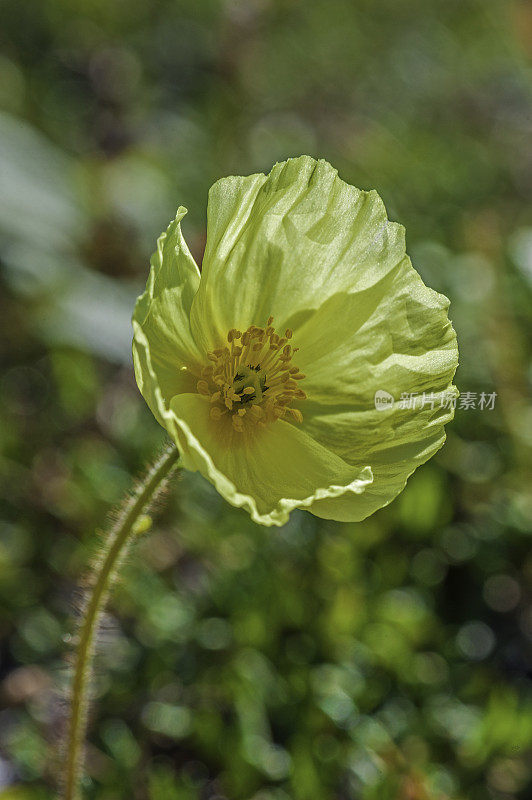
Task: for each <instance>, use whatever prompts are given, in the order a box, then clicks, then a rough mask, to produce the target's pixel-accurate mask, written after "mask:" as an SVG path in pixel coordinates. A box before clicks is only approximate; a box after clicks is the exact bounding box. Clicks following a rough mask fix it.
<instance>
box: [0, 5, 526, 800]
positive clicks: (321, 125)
mask: <svg viewBox="0 0 532 800" xmlns="http://www.w3.org/2000/svg"><path fill="white" fill-rule="evenodd" d="M0 14H1V24H0V42H1V44H2V55H1V57H0V105H1V107H2V109H3V111H2V114H1V115H0V160H1V168H0V259H1V272H0V281H1V291H0V309H1V315H0V334H1V335H0V354H1V357H2V362H3V369H2V377H1V379H0V403H1V407H2V412H1V414H0V440H1V444H2V455H1V459H0V497H1V500H2V510H1V516H0V609H1V610H0V702H1V707H2V710H1V711H0V798H2V800H49V798H51V797H53V795H54V790H53V787H54V783H55V780H56V777H57V774H58V769H59V761H58V758H57V755H56V749H55V745H56V740H57V738H58V735H59V733H60V730H61V720H62V717H63V705H62V701H61V700H60V699H58V694H57V686H61V685H64V684H65V680H66V669H65V664H64V653H65V649H67V647H68V645H67V642H68V632H69V631H70V630H71V628H72V618H71V614H72V608H73V606H75V604H76V597H77V590H76V586H77V584H78V580H79V576H80V574H81V573H82V572H83V571H84V569H85V565H86V564H87V561H88V558H89V557H90V554H91V553H92V552H93V551H94V546H95V545H94V529H95V528H96V527H97V526H98V525H100V524H101V522H102V519H104V517H105V514H106V512H107V511H108V509H109V506H110V504H112V503H115V502H116V501H117V500H118V499H119V498H120V497H121V495H122V493H123V492H124V490H125V489H126V488H127V487H128V486H129V484H130V475H131V473H135V472H136V471H138V470H139V469H141V467H142V465H143V463H145V461H146V459H148V458H150V457H151V456H152V454H153V453H154V451H155V450H156V449H157V448H158V447H159V446H160V445H161V443H162V441H163V434H162V431H161V430H160V429H159V427H158V425H157V423H156V422H155V421H154V419H153V418H152V417H151V415H150V413H149V411H148V409H147V408H146V407H145V405H144V402H143V400H142V398H141V397H140V395H139V393H138V391H137V389H136V386H135V384H134V380H133V379H132V370H131V361H130V324H129V317H130V313H131V310H132V304H133V299H134V297H135V295H136V293H137V292H138V291H139V290H140V288H141V287H142V285H143V282H144V281H145V278H146V273H147V261H148V257H149V255H150V253H151V251H152V250H153V248H154V243H155V239H156V237H157V235H158V234H159V232H160V231H161V230H162V229H163V227H165V225H166V224H167V222H168V220H169V219H170V218H171V217H172V215H173V214H174V212H175V209H176V207H177V206H178V205H179V204H180V203H182V204H185V205H186V206H187V207H188V208H189V209H190V214H189V216H188V217H187V219H186V220H185V233H186V235H187V237H188V239H189V241H190V243H191V247H192V249H193V252H194V253H195V255H196V256H197V258H198V259H200V258H201V253H202V249H203V245H204V237H205V229H204V219H205V207H206V199H207V191H208V188H209V186H210V184H211V183H212V182H213V181H214V180H215V179H217V178H218V177H220V176H223V175H226V174H230V173H237V174H246V173H249V172H253V171H258V170H268V169H269V168H270V167H271V165H272V163H273V162H274V161H275V160H281V159H284V158H286V157H288V156H291V155H299V154H300V153H302V152H305V153H309V154H311V155H316V156H318V155H319V156H323V157H325V158H327V159H329V160H330V161H331V162H332V163H333V164H334V165H335V166H337V167H338V168H339V170H340V174H341V175H342V177H343V178H345V179H346V180H348V181H349V182H351V183H354V184H355V185H357V186H360V187H362V188H376V189H377V190H378V191H379V192H380V194H381V195H382V196H383V198H384V200H385V202H386V205H387V207H388V209H389V212H390V217H391V218H392V219H397V220H399V221H401V222H402V223H404V224H405V225H406V228H407V231H408V244H409V250H410V252H411V254H412V258H413V261H414V264H415V265H416V267H417V268H418V269H419V271H420V272H421V274H422V275H423V277H424V278H425V280H426V281H427V282H428V283H429V284H430V285H431V286H433V287H434V288H436V289H439V290H441V291H443V292H445V293H446V294H447V295H448V296H449V297H450V298H451V301H452V304H451V316H452V319H453V322H454V324H455V327H456V329H457V332H458V337H459V343H460V348H461V366H460V368H459V372H458V375H457V382H458V385H459V388H460V389H461V390H462V392H464V391H471V392H481V391H485V392H497V401H496V405H495V408H494V410H493V411H488V410H483V411H480V410H473V409H469V410H464V409H459V410H458V411H457V415H456V420H455V422H454V423H453V425H452V426H451V427H450V430H449V436H448V442H447V445H446V446H445V448H444V450H443V451H442V452H441V454H440V455H439V456H438V457H437V458H436V459H434V460H433V461H432V462H431V463H430V464H427V465H426V466H425V467H423V468H421V469H420V470H419V471H418V472H417V473H416V475H415V476H414V477H413V478H412V479H411V480H410V481H409V484H408V487H407V489H406V490H405V492H404V493H403V495H402V496H401V497H400V498H399V499H398V500H397V501H396V502H395V503H393V504H392V505H391V506H390V507H389V508H388V509H385V510H383V511H381V512H379V513H378V514H376V515H375V516H374V517H372V518H370V519H369V520H367V521H366V522H364V523H362V524H359V525H349V524H344V525H341V524H333V523H329V522H323V521H320V520H317V519H315V518H313V517H311V516H309V515H308V514H306V513H304V512H301V513H296V514H294V515H293V518H292V519H291V521H290V523H289V524H288V525H287V526H285V527H284V528H283V529H281V530H273V531H272V530H263V529H259V528H256V527H255V526H253V524H252V523H250V521H249V519H248V518H247V516H246V514H245V513H244V512H240V511H237V510H235V509H232V508H228V507H227V506H226V505H225V504H224V503H223V501H222V500H221V499H220V498H219V497H218V496H217V495H216V494H215V493H214V491H213V490H212V489H211V487H210V486H209V485H207V484H206V483H205V482H204V481H203V480H202V479H200V478H199V477H198V476H195V475H184V476H183V477H181V478H179V480H178V481H176V483H175V486H174V488H173V490H172V492H171V495H170V503H169V507H168V508H167V510H166V511H165V512H164V514H163V516H162V518H161V520H160V522H159V523H158V525H157V526H156V529H155V530H154V532H153V533H152V534H147V535H146V536H144V537H141V539H140V541H139V544H138V547H137V549H136V550H135V551H134V553H133V554H132V555H131V558H130V560H129V563H128V565H127V568H126V574H125V576H124V580H123V581H122V583H121V585H120V586H119V587H117V589H116V591H115V594H114V597H113V599H112V602H111V605H110V608H109V613H108V615H107V617H106V620H105V625H104V629H103V630H102V634H101V642H100V655H99V662H98V672H97V676H96V681H95V694H96V696H97V699H98V702H97V706H96V710H95V714H94V720H93V725H92V728H91V736H90V745H89V748H88V753H87V760H88V771H89V777H88V779H87V784H86V787H85V791H86V797H87V798H98V800H119V798H136V800H144V799H145V798H146V799H147V800H224V799H225V798H227V799H228V800H318V798H319V800H358V799H359V798H360V799H361V800H377V799H378V800H446V798H447V799H448V798H453V800H459V799H460V798H464V799H465V798H469V799H470V800H486V798H488V800H489V799H491V800H518V799H520V800H524V799H525V798H527V797H530V796H531V795H530V792H531V791H532V767H531V761H532V760H531V758H530V755H531V752H532V694H531V692H530V677H531V673H532V655H531V640H532V606H531V602H530V589H531V579H532V558H531V556H530V550H529V546H528V541H529V540H528V538H527V534H529V533H530V520H531V518H532V513H531V512H532V499H531V496H530V486H531V485H532V481H531V475H530V447H531V445H532V409H531V407H530V404H529V401H528V400H527V397H528V392H529V388H530V379H531V377H532V369H531V360H530V342H529V340H528V339H527V333H528V331H529V330H530V322H531V316H532V313H531V308H532V304H531V284H532V215H531V213H530V200H531V199H532V151H531V148H530V141H531V133H532V121H531V120H532V92H531V80H530V77H531V67H530V58H529V57H530V52H531V49H532V6H531V5H530V4H529V3H528V2H526V0H521V1H519V0H400V1H399V0H377V1H376V2H375V1H374V0H328V2H326V3H325V2H323V3H321V2H319V1H318V0H312V1H311V2H309V1H307V2H303V0H203V1H202V2H195V3H194V2H184V0H171V1H170V0H162V1H161V2H158V3H148V2H143V1H142V0H127V2H125V0H113V2H109V0H68V2H67V0H25V2H23V3H21V2H19V0H1V2H0Z"/></svg>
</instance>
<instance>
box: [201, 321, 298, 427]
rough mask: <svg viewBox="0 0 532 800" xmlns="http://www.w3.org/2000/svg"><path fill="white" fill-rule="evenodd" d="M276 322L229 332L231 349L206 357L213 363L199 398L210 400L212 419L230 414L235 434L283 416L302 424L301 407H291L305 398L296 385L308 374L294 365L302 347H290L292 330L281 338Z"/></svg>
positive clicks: (203, 376) (203, 375) (203, 378)
mask: <svg viewBox="0 0 532 800" xmlns="http://www.w3.org/2000/svg"><path fill="white" fill-rule="evenodd" d="M272 322H273V317H270V318H269V319H268V322H267V325H266V327H265V328H259V327H257V326H256V325H250V326H249V328H248V329H247V331H244V333H242V332H241V331H239V330H236V328H231V330H230V331H229V333H228V334H227V345H226V346H224V347H219V348H218V349H216V350H213V351H212V352H211V353H208V358H209V360H210V361H211V362H212V363H211V364H209V366H207V367H204V369H203V370H202V373H201V379H200V380H199V381H198V383H197V391H198V392H199V394H202V395H205V396H207V397H209V399H210V402H211V405H212V407H211V410H210V415H211V417H212V418H213V419H221V418H222V417H224V416H229V417H230V418H231V423H232V425H233V428H234V430H235V431H239V432H242V431H244V428H245V426H246V425H249V424H250V423H252V424H254V425H260V426H266V425H267V424H268V423H270V422H275V420H277V419H281V418H282V417H284V418H292V419H293V420H295V421H296V422H301V421H302V420H303V415H302V414H301V411H299V409H297V408H290V404H291V403H292V402H293V401H294V400H304V399H305V398H306V395H305V392H303V391H302V390H301V389H300V388H299V383H298V382H299V381H301V380H303V378H304V377H305V376H304V375H303V374H302V373H301V372H300V371H299V369H298V367H296V366H295V365H294V364H293V363H292V356H293V355H294V354H295V353H296V352H297V351H298V349H299V348H297V347H295V348H293V347H292V346H291V345H290V344H288V342H289V340H290V339H291V338H292V331H291V330H290V329H287V330H286V331H285V334H284V336H283V337H280V336H278V335H277V334H276V333H275V329H274V328H273V327H272Z"/></svg>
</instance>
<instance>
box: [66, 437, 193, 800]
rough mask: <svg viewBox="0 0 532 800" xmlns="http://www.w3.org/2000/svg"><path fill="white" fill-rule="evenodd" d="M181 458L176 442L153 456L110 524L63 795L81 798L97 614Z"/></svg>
mask: <svg viewBox="0 0 532 800" xmlns="http://www.w3.org/2000/svg"><path fill="white" fill-rule="evenodd" d="M178 459H179V452H178V450H177V448H176V447H174V446H173V445H170V447H168V448H166V449H165V450H164V451H163V453H162V454H161V456H160V457H159V458H158V459H157V461H156V462H155V463H154V465H153V466H152V467H151V469H149V470H148V472H147V474H146V476H145V477H144V479H143V480H141V481H140V482H139V483H138V484H137V486H136V487H135V489H134V491H133V493H132V495H131V496H130V497H128V499H127V500H126V502H125V504H124V505H123V507H122V509H121V511H120V513H119V514H118V517H117V520H116V522H115V524H114V525H113V527H112V529H111V531H110V533H109V535H108V537H107V541H106V542H105V545H104V550H103V552H102V554H101V557H100V558H99V560H98V562H97V563H96V565H95V567H94V570H93V576H92V580H91V585H90V588H89V590H88V594H87V600H86V605H85V608H84V609H83V615H82V619H81V623H80V627H79V631H78V638H77V646H76V654H75V661H74V674H73V678H72V689H71V697H70V714H69V725H68V734H67V741H66V752H65V768H64V784H63V798H64V800H79V798H80V797H81V794H80V781H81V776H82V771H83V746H84V742H85V732H86V728H87V715H88V705H89V690H90V681H91V671H92V661H93V658H94V649H95V641H96V635H97V633H98V628H99V624H100V618H101V615H102V612H103V609H104V607H105V603H106V601H107V597H108V595H109V590H110V587H111V586H112V584H113V581H114V579H115V577H116V575H117V572H118V569H119V567H120V564H121V562H122V561H123V558H124V556H125V554H126V552H127V549H128V547H129V544H130V542H131V541H132V540H133V539H134V537H135V536H136V535H137V530H138V528H137V523H138V521H139V519H140V518H141V516H142V515H143V514H145V513H146V512H147V511H148V510H149V508H150V506H151V505H152V503H153V501H154V500H155V498H156V496H157V494H158V493H159V492H160V491H161V489H162V488H163V486H164V484H165V481H166V479H167V478H168V477H169V475H170V473H171V472H172V471H173V469H174V467H175V466H176V464H177V461H178Z"/></svg>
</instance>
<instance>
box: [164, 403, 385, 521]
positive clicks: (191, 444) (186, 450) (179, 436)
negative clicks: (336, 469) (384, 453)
mask: <svg viewBox="0 0 532 800" xmlns="http://www.w3.org/2000/svg"><path fill="white" fill-rule="evenodd" d="M165 417H166V423H167V428H168V430H169V431H170V432H171V433H172V434H173V436H174V439H175V441H176V443H177V445H178V446H180V447H181V450H182V458H183V466H184V467H185V468H186V469H189V470H197V471H199V472H201V474H202V475H204V477H206V478H207V479H208V480H209V481H210V482H211V483H212V484H213V485H214V487H215V488H216V490H217V491H218V493H219V494H220V495H221V496H222V497H223V498H224V499H225V500H227V502H228V503H230V504H231V505H233V506H236V507H237V508H244V509H245V510H246V511H247V512H248V513H249V515H250V517H251V519H252V520H253V521H254V522H256V523H258V524H259V525H264V526H266V527H271V526H272V525H277V526H278V527H281V526H282V525H285V524H286V523H287V522H288V518H289V515H290V512H291V511H294V510H295V509H296V508H301V509H308V510H310V511H312V508H311V506H312V504H313V503H314V502H316V501H317V500H326V499H329V498H330V499H332V498H335V497H341V496H342V495H344V494H347V493H352V494H362V493H363V492H364V491H365V489H366V487H367V486H369V485H370V484H371V483H373V473H372V471H371V467H363V468H362V469H361V470H360V472H359V474H358V475H357V477H356V478H355V479H354V480H353V481H351V482H350V483H349V484H347V485H345V486H337V485H331V486H328V487H326V488H324V487H323V488H319V489H316V491H315V492H313V494H311V495H309V496H308V497H305V498H303V499H299V500H297V499H293V498H282V499H281V500H280V501H279V502H278V503H277V505H276V506H275V508H273V509H272V510H271V511H270V512H269V513H267V514H261V513H260V512H259V510H258V508H257V504H256V502H255V500H254V498H253V497H251V496H250V495H248V494H244V493H242V492H239V491H238V489H237V488H236V486H235V485H234V483H233V482H232V481H231V480H230V479H229V478H228V477H227V476H226V475H224V474H223V473H222V472H220V470H219V469H218V468H217V467H216V466H215V464H214V462H213V460H212V458H211V456H210V455H209V454H208V453H207V451H206V450H205V449H204V448H203V446H202V445H201V443H200V442H199V441H198V439H197V438H196V436H194V433H193V432H192V430H191V429H190V427H189V426H188V425H187V423H186V422H185V421H184V420H183V419H180V418H179V417H178V416H177V415H176V414H175V413H174V412H173V411H170V412H167V413H166V414H165Z"/></svg>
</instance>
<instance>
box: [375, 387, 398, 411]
mask: <svg viewBox="0 0 532 800" xmlns="http://www.w3.org/2000/svg"><path fill="white" fill-rule="evenodd" d="M374 400H375V408H376V409H377V411H387V410H388V409H389V408H393V404H394V399H393V395H391V394H390V392H386V391H385V390H384V389H377V391H376V392H375V398H374Z"/></svg>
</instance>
